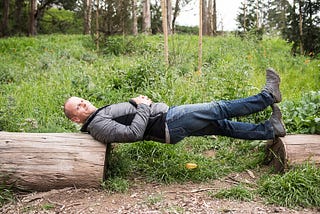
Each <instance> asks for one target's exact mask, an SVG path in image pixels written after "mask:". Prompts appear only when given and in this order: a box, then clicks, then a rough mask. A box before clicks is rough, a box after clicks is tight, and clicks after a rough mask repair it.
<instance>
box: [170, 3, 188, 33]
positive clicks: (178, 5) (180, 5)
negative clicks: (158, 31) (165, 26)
mask: <svg viewBox="0 0 320 214" xmlns="http://www.w3.org/2000/svg"><path fill="white" fill-rule="evenodd" d="M191 1H192V0H176V3H175V6H174V9H173V15H172V24H171V26H172V33H175V26H176V19H177V17H178V15H179V13H180V11H181V8H183V7H185V6H186V5H188V4H189V3H190V2H191Z"/></svg>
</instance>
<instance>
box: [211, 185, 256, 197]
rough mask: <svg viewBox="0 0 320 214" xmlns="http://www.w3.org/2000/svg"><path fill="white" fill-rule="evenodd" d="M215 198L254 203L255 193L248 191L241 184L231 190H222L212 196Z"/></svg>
mask: <svg viewBox="0 0 320 214" xmlns="http://www.w3.org/2000/svg"><path fill="white" fill-rule="evenodd" d="M210 195H212V196H213V197H215V198H220V199H221V198H227V199H235V200H240V201H252V200H253V198H254V193H253V192H252V191H250V190H248V189H246V188H245V187H244V186H243V185H241V184H239V185H237V186H235V187H232V188H230V189H224V190H220V191H219V192H218V193H216V194H212V193H211V194H210Z"/></svg>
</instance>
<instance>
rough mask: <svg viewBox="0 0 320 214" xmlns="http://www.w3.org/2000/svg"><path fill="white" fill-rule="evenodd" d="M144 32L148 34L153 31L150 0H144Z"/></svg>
mask: <svg viewBox="0 0 320 214" xmlns="http://www.w3.org/2000/svg"><path fill="white" fill-rule="evenodd" d="M142 32H144V33H146V34H150V33H151V12H150V0H144V3H143V21H142Z"/></svg>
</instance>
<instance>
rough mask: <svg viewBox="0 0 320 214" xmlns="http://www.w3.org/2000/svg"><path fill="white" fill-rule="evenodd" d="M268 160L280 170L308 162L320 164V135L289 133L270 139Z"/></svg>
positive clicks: (283, 170)
mask: <svg viewBox="0 0 320 214" xmlns="http://www.w3.org/2000/svg"><path fill="white" fill-rule="evenodd" d="M266 152H267V156H266V162H267V163H269V164H270V165H272V166H274V168H275V169H276V170H277V171H278V172H285V171H286V170H288V169H289V168H290V167H292V166H295V165H301V164H303V163H306V162H310V163H315V164H316V165H318V166H320V135H287V136H286V137H282V138H277V139H276V140H274V141H269V142H268V144H267V151H266Z"/></svg>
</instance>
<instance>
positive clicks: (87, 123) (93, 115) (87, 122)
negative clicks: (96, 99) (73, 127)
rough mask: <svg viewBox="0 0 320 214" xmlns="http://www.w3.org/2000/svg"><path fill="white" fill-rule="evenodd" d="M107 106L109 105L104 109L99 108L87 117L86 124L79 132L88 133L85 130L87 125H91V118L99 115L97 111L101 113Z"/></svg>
mask: <svg viewBox="0 0 320 214" xmlns="http://www.w3.org/2000/svg"><path fill="white" fill-rule="evenodd" d="M107 106H109V105H106V106H104V107H101V108H99V109H97V110H96V111H95V112H93V113H92V114H91V115H90V116H89V117H88V119H87V120H86V122H85V123H84V124H83V125H82V127H81V129H80V131H81V132H89V131H88V130H87V128H88V126H89V124H90V123H91V121H92V120H93V118H94V117H95V116H96V115H97V114H98V113H99V111H101V110H102V109H104V108H105V107H107ZM89 133H90V132H89Z"/></svg>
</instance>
